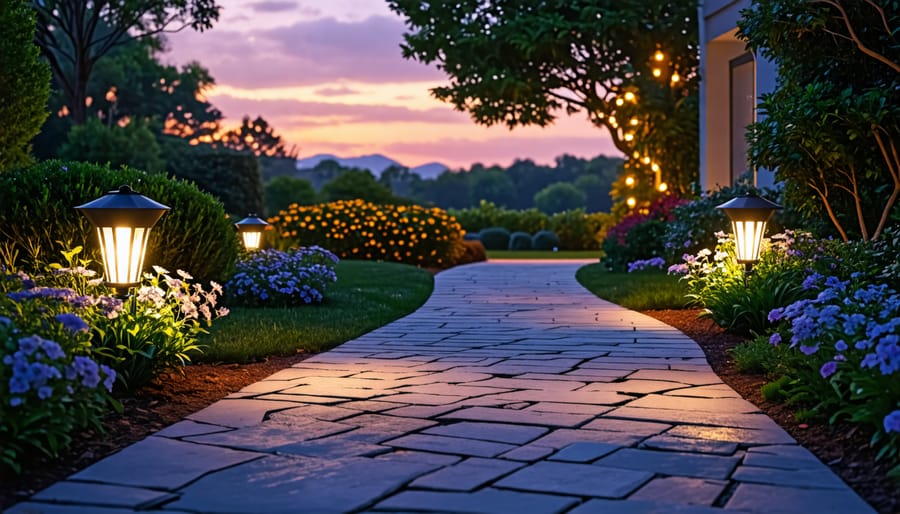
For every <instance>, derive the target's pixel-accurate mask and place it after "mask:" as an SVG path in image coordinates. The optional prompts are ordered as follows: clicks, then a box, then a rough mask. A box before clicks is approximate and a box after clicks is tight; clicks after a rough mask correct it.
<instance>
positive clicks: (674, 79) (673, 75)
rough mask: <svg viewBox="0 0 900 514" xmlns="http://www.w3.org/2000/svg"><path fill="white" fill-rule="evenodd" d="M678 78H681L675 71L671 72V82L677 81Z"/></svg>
mask: <svg viewBox="0 0 900 514" xmlns="http://www.w3.org/2000/svg"><path fill="white" fill-rule="evenodd" d="M679 80H681V76H680V75H678V74H677V73H673V74H672V82H673V83H675V82H678V81H679Z"/></svg>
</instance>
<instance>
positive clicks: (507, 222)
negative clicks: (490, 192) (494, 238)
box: [449, 200, 550, 233]
mask: <svg viewBox="0 0 900 514" xmlns="http://www.w3.org/2000/svg"><path fill="white" fill-rule="evenodd" d="M449 213H450V214H451V215H453V217H455V218H456V219H457V220H458V221H459V224H460V225H462V227H463V228H464V229H466V231H468V232H481V231H482V230H484V229H486V228H489V227H503V228H505V229H507V230H509V231H511V232H529V233H533V232H537V231H538V230H542V229H544V228H546V227H547V225H549V223H550V218H549V217H548V216H547V215H546V214H544V213H542V212H541V211H539V210H537V209H527V210H524V211H517V210H513V209H507V208H504V207H497V205H496V204H493V203H491V202H488V201H486V200H482V201H481V202H480V203H479V204H478V207H470V208H468V209H450V210H449Z"/></svg>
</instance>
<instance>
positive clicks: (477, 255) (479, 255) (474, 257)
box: [454, 240, 487, 265]
mask: <svg viewBox="0 0 900 514" xmlns="http://www.w3.org/2000/svg"><path fill="white" fill-rule="evenodd" d="M459 244H460V246H461V247H462V249H463V251H462V252H461V253H460V255H459V257H457V259H456V262H455V263H454V264H455V265H461V264H470V263H473V262H483V261H486V260H487V252H485V250H484V245H483V244H481V241H478V240H462V241H460V242H459Z"/></svg>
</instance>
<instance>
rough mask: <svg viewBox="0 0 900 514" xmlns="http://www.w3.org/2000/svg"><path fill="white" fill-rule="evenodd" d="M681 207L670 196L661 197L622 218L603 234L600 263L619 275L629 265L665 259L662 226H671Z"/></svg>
mask: <svg viewBox="0 0 900 514" xmlns="http://www.w3.org/2000/svg"><path fill="white" fill-rule="evenodd" d="M684 203H685V200H682V199H680V198H678V197H677V196H674V195H667V196H661V197H659V198H657V199H656V200H654V201H653V202H652V203H651V204H650V206H649V207H648V208H646V209H638V210H635V211H633V212H631V213H630V214H628V215H626V216H624V217H623V218H622V219H620V220H619V221H618V222H617V223H616V224H615V225H613V226H611V227H610V228H609V230H607V231H606V234H605V237H604V238H603V246H602V248H603V252H604V254H605V256H604V257H603V263H604V264H605V265H606V266H607V267H608V268H609V269H612V270H616V271H622V270H624V269H625V267H626V266H627V265H628V263H629V262H633V261H637V260H641V259H648V258H650V257H662V256H665V255H666V245H665V240H664V234H665V227H666V224H667V223H669V222H671V221H672V219H673V217H674V214H673V210H674V209H675V207H677V206H679V205H682V204H684Z"/></svg>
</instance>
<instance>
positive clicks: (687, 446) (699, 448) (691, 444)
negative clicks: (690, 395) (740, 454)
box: [641, 434, 738, 455]
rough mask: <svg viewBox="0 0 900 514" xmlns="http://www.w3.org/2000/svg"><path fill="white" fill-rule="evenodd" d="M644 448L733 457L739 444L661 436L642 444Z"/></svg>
mask: <svg viewBox="0 0 900 514" xmlns="http://www.w3.org/2000/svg"><path fill="white" fill-rule="evenodd" d="M641 447H642V448H650V449H654V450H673V451H680V452H690V453H713V454H716V455H733V454H734V452H735V451H737V448H738V445H737V443H732V442H729V441H713V440H710V439H692V438H687V437H673V436H670V435H665V434H664V435H659V436H655V437H651V438H649V439H647V440H645V441H643V442H642V443H641Z"/></svg>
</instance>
